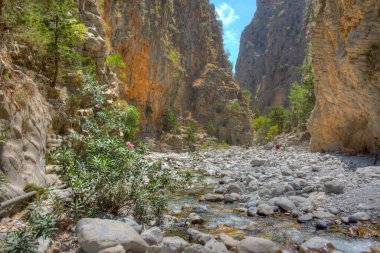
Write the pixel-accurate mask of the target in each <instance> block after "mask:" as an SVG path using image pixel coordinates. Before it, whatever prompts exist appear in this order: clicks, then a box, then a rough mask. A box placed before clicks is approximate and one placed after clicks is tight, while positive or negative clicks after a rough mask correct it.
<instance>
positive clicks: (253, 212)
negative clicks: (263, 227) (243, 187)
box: [247, 207, 257, 217]
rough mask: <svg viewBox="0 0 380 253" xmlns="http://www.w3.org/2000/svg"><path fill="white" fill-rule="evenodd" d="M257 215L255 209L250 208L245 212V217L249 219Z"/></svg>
mask: <svg viewBox="0 0 380 253" xmlns="http://www.w3.org/2000/svg"><path fill="white" fill-rule="evenodd" d="M256 214H257V207H250V208H248V210H247V215H248V216H250V217H254V216H256Z"/></svg>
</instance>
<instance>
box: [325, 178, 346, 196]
mask: <svg viewBox="0 0 380 253" xmlns="http://www.w3.org/2000/svg"><path fill="white" fill-rule="evenodd" d="M325 192H326V193H334V194H342V193H344V185H343V182H342V181H340V180H332V181H327V182H326V183H325Z"/></svg>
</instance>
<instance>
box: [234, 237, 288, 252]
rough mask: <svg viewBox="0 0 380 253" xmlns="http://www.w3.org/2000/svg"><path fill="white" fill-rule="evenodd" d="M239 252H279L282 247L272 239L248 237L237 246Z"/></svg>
mask: <svg viewBox="0 0 380 253" xmlns="http://www.w3.org/2000/svg"><path fill="white" fill-rule="evenodd" d="M237 251H238V253H278V252H281V251H280V247H279V246H278V245H277V244H276V243H274V242H272V241H271V240H268V239H264V238H258V237H247V238H246V239H244V240H242V241H240V242H239V244H238V247H237Z"/></svg>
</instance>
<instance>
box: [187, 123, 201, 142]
mask: <svg viewBox="0 0 380 253" xmlns="http://www.w3.org/2000/svg"><path fill="white" fill-rule="evenodd" d="M197 130H198V128H197V125H196V124H195V122H194V121H192V120H189V121H187V123H186V137H185V140H186V141H188V142H194V141H195V134H196V132H197Z"/></svg>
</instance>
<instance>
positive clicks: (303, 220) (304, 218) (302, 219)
mask: <svg viewBox="0 0 380 253" xmlns="http://www.w3.org/2000/svg"><path fill="white" fill-rule="evenodd" d="M311 220H313V216H312V215H310V214H305V215H302V216H300V217H298V219H297V221H298V222H299V223H306V222H308V221H311Z"/></svg>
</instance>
